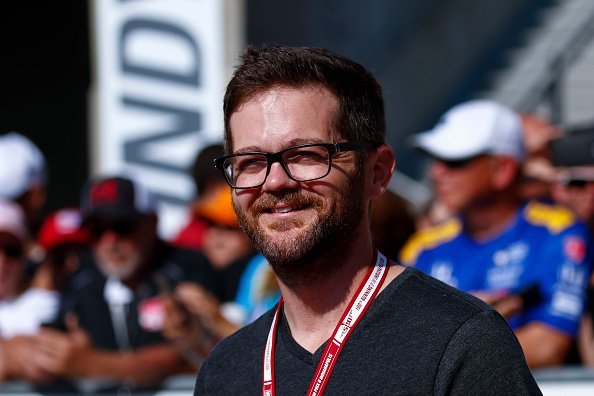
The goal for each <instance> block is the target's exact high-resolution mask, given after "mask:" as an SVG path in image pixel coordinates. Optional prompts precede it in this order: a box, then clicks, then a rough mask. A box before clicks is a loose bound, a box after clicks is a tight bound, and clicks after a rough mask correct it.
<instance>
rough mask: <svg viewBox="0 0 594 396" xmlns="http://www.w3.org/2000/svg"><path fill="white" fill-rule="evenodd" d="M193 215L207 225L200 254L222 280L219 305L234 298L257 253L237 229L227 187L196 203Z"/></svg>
mask: <svg viewBox="0 0 594 396" xmlns="http://www.w3.org/2000/svg"><path fill="white" fill-rule="evenodd" d="M195 213H196V214H197V215H199V216H200V218H201V219H204V220H205V221H208V224H209V225H208V229H207V230H206V232H205V233H204V235H203V240H202V249H201V250H202V252H203V253H204V255H205V256H206V257H207V258H208V260H209V261H210V263H211V264H212V265H213V266H214V267H215V269H216V270H217V272H218V273H219V275H220V277H221V281H222V283H223V295H222V301H231V300H233V299H234V298H235V295H236V294H237V286H238V284H239V278H240V277H241V274H242V273H243V271H244V269H245V267H246V265H247V263H248V261H249V260H250V259H251V258H252V256H254V255H255V254H256V251H255V249H254V247H253V245H252V243H251V242H250V240H249V238H248V237H247V235H245V233H244V232H243V231H242V230H241V229H240V228H239V223H238V222H237V217H236V216H235V211H234V210H233V203H232V202H231V189H230V188H229V186H227V185H224V186H217V187H215V188H214V190H213V191H212V192H211V193H210V194H209V196H208V198H203V199H200V200H199V201H198V202H197V203H196V205H195Z"/></svg>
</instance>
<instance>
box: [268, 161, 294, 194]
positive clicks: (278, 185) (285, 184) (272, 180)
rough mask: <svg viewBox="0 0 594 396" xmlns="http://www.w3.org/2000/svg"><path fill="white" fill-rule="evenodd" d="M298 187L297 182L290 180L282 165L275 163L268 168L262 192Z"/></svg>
mask: <svg viewBox="0 0 594 396" xmlns="http://www.w3.org/2000/svg"><path fill="white" fill-rule="evenodd" d="M298 185H299V182H296V181H295V180H293V179H291V178H290V177H289V175H287V172H285V170H284V168H283V167H282V165H281V164H280V163H278V162H275V163H273V164H272V165H271V166H270V172H269V173H268V177H266V181H265V182H264V185H263V186H262V190H264V191H278V190H282V189H286V188H295V187H297V186H298Z"/></svg>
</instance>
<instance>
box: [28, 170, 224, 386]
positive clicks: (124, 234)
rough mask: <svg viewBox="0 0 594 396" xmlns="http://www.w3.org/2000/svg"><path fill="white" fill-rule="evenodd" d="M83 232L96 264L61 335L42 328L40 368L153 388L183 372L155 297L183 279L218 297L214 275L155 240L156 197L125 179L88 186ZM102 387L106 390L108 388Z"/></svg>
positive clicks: (69, 306) (85, 274)
mask: <svg viewBox="0 0 594 396" xmlns="http://www.w3.org/2000/svg"><path fill="white" fill-rule="evenodd" d="M81 201H82V205H81V206H82V210H83V214H84V226H85V227H86V228H87V229H88V230H90V232H91V234H92V236H93V238H94V239H93V242H92V253H93V254H92V257H88V259H91V260H92V262H93V263H94V265H87V266H83V271H80V272H79V273H78V274H77V275H76V277H75V278H74V279H73V282H72V288H71V290H70V291H69V293H68V294H67V295H66V297H65V299H64V303H63V306H62V309H61V314H60V318H59V320H58V321H57V323H55V325H54V326H55V327H57V328H58V329H60V330H57V329H48V328H44V329H42V330H41V331H40V332H39V334H38V336H37V342H38V349H37V353H36V356H35V364H37V365H38V366H39V367H40V368H41V369H43V370H44V371H46V372H48V373H50V374H52V375H54V376H58V377H64V378H70V379H74V378H93V379H102V380H110V381H112V385H113V386H117V385H121V384H126V385H127V386H131V387H150V386H155V385H157V384H159V383H160V382H161V381H162V380H163V379H164V378H165V377H167V376H168V375H170V374H173V373H176V372H179V371H180V370H181V369H182V368H183V360H182V358H181V356H180V354H179V353H178V351H177V350H176V349H175V348H174V347H173V346H171V345H169V344H168V343H166V342H165V340H164V339H163V337H162V334H161V329H162V327H163V318H164V307H163V304H162V302H161V300H160V298H159V297H158V294H159V293H161V292H163V291H168V290H170V289H172V288H173V287H174V285H175V284H176V283H177V282H180V281H184V280H186V281H195V282H198V283H201V284H202V285H203V286H204V287H205V288H206V289H208V290H209V291H210V292H212V293H214V294H215V295H217V290H216V288H217V283H216V278H215V275H214V271H213V269H212V268H211V267H210V265H209V264H208V262H207V260H206V259H205V258H204V256H203V255H201V254H200V253H198V252H191V251H184V250H180V249H174V248H171V247H170V246H168V245H166V244H165V243H164V242H162V241H160V240H159V239H158V237H157V215H156V212H155V209H156V208H155V200H154V197H153V195H152V194H151V193H150V192H149V191H148V190H146V189H145V188H144V187H143V186H142V185H140V184H139V183H137V182H135V181H133V180H131V179H127V178H122V177H111V178H104V179H100V180H96V181H92V182H89V183H87V185H86V186H85V188H84V189H83V193H82V200H81ZM103 385H105V384H103Z"/></svg>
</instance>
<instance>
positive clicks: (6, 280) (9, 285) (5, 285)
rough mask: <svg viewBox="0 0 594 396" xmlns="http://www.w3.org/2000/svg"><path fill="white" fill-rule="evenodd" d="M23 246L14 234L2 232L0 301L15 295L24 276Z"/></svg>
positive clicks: (0, 238)
mask: <svg viewBox="0 0 594 396" xmlns="http://www.w3.org/2000/svg"><path fill="white" fill-rule="evenodd" d="M23 257H24V256H23V247H22V245H21V243H20V242H19V241H18V240H17V239H16V238H15V237H13V236H12V235H8V234H5V233H3V232H0V301H2V300H4V299H7V298H10V297H14V296H15V295H16V294H17V293H18V289H19V288H20V287H21V286H22V285H21V283H22V281H23V276H24V270H23V268H24V265H25V264H24V262H23Z"/></svg>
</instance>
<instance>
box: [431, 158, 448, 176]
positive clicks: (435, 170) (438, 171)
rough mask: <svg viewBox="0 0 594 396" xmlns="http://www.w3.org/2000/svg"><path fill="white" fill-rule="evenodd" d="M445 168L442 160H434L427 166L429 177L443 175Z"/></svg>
mask: <svg viewBox="0 0 594 396" xmlns="http://www.w3.org/2000/svg"><path fill="white" fill-rule="evenodd" d="M447 170H448V168H447V166H446V165H445V164H444V163H443V162H441V161H439V160H434V161H433V162H432V163H431V166H430V168H429V177H430V178H431V180H438V179H439V178H441V177H443V175H444V174H445V173H446V172H447Z"/></svg>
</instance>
